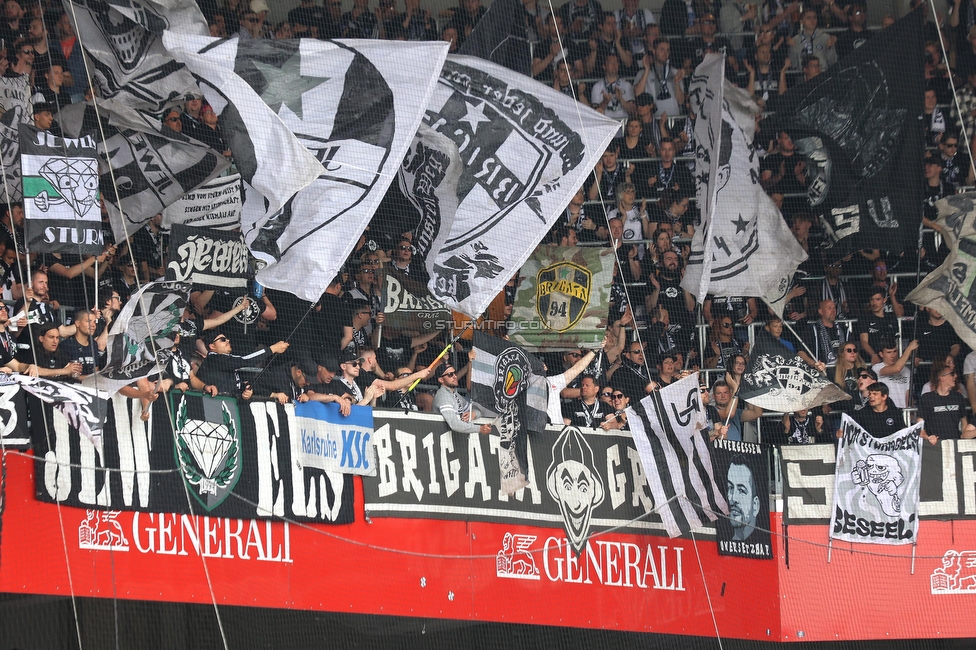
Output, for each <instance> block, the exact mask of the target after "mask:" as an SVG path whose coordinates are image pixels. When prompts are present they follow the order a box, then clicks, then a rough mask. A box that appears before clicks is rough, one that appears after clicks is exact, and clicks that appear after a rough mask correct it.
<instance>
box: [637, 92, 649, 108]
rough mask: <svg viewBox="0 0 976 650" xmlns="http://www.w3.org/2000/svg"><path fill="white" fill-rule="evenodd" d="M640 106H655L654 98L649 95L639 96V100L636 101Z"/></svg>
mask: <svg viewBox="0 0 976 650" xmlns="http://www.w3.org/2000/svg"><path fill="white" fill-rule="evenodd" d="M634 101H635V102H636V103H637V105H638V106H654V98H653V97H651V96H650V95H649V94H647V93H641V94H640V95H637V99H635V100H634Z"/></svg>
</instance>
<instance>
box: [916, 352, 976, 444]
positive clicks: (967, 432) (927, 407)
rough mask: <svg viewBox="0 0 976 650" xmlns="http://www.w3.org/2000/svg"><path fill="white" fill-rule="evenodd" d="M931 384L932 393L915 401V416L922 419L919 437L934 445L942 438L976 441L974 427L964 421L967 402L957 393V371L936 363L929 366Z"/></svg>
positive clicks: (941, 363) (925, 394)
mask: <svg viewBox="0 0 976 650" xmlns="http://www.w3.org/2000/svg"><path fill="white" fill-rule="evenodd" d="M930 381H931V384H932V390H930V391H929V392H927V393H923V394H922V396H921V397H920V398H919V400H918V417H919V418H920V419H922V420H925V424H924V425H923V426H924V428H923V429H922V437H923V438H925V439H926V440H928V441H929V442H930V443H932V444H933V445H934V444H936V443H938V442H939V440H941V439H943V438H945V439H949V440H956V439H959V438H962V439H966V440H968V439H971V438H976V427H974V426H973V425H971V424H969V421H968V420H967V419H966V400H965V398H963V396H962V394H961V393H960V392H959V390H958V383H959V375H958V374H957V372H956V369H955V368H949V367H947V366H946V365H945V361H941V362H939V361H937V362H935V363H934V364H932V376H931V378H930ZM960 428H961V430H962V432H961V434H960Z"/></svg>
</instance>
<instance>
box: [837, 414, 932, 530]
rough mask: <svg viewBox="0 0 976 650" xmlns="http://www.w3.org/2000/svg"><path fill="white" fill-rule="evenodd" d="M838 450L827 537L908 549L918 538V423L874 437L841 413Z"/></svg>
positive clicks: (919, 459) (920, 450)
mask: <svg viewBox="0 0 976 650" xmlns="http://www.w3.org/2000/svg"><path fill="white" fill-rule="evenodd" d="M841 429H842V431H843V433H844V436H843V437H842V438H841V439H840V442H839V443H838V446H837V470H836V474H835V475H834V508H833V510H834V513H833V521H832V522H831V528H830V536H831V537H832V538H834V539H840V540H843V541H845V542H863V543H868V544H913V543H914V542H915V539H916V536H917V534H918V514H919V513H918V509H919V484H920V482H921V479H920V474H921V467H922V462H921V457H922V448H921V445H922V438H921V436H920V435H919V431H920V430H921V429H922V423H921V422H919V423H918V424H915V425H914V426H911V427H908V428H905V429H902V430H901V431H896V432H895V433H892V434H891V435H889V436H887V437H885V438H875V437H873V436H872V435H871V434H870V433H868V432H867V431H865V430H864V429H863V428H861V426H860V425H858V424H857V423H856V422H854V420H853V419H851V417H850V416H849V415H847V414H846V413H845V414H844V415H843V416H842V417H841Z"/></svg>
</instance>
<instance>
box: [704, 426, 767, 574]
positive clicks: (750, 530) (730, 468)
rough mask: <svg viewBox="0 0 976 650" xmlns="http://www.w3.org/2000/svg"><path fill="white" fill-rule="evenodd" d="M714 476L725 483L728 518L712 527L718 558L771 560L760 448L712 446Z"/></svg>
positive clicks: (722, 443) (728, 444)
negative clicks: (727, 556)
mask: <svg viewBox="0 0 976 650" xmlns="http://www.w3.org/2000/svg"><path fill="white" fill-rule="evenodd" d="M712 447H713V448H712V460H713V461H714V462H715V476H716V479H717V480H719V481H721V480H722V479H725V485H726V491H725V498H726V500H727V501H728V504H729V515H728V517H719V519H718V521H717V522H716V523H715V537H716V539H717V540H718V553H719V555H733V556H736V557H751V558H758V559H763V560H771V559H773V547H772V544H771V542H770V532H769V531H770V528H769V470H768V468H767V464H766V454H765V453H763V448H762V446H761V445H757V444H753V443H750V442H741V441H737V440H715V441H714V442H713V443H712Z"/></svg>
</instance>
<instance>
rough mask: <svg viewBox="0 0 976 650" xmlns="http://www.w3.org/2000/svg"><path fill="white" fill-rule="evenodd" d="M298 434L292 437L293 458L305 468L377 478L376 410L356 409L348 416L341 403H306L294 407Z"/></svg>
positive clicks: (363, 407)
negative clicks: (340, 407)
mask: <svg viewBox="0 0 976 650" xmlns="http://www.w3.org/2000/svg"><path fill="white" fill-rule="evenodd" d="M295 421H296V423H297V425H298V427H299V429H298V431H299V435H298V436H293V437H292V439H291V442H292V452H291V453H292V455H294V456H295V457H296V458H297V459H298V463H299V465H301V466H302V467H317V468H319V469H321V470H323V471H326V472H334V473H335V472H338V473H341V474H360V475H363V476H376V462H375V459H376V444H375V439H374V438H373V409H372V408H370V407H368V406H353V407H352V411H351V412H350V413H349V415H348V416H343V415H342V414H341V413H340V412H339V405H338V404H334V403H332V404H322V403H321V402H305V403H303V404H296V405H295Z"/></svg>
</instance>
